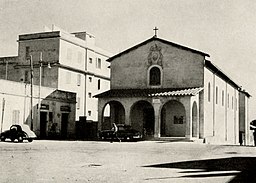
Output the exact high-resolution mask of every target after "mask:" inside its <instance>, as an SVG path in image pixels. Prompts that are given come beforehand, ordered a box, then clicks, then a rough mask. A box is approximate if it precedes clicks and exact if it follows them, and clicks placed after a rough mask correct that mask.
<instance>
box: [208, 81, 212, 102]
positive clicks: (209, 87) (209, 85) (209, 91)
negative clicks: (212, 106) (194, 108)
mask: <svg viewBox="0 0 256 183" xmlns="http://www.w3.org/2000/svg"><path fill="white" fill-rule="evenodd" d="M208 102H211V84H210V83H208Z"/></svg>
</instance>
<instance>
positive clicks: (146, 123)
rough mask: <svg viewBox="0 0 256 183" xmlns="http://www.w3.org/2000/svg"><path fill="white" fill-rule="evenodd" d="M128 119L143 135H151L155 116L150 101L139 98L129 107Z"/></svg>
mask: <svg viewBox="0 0 256 183" xmlns="http://www.w3.org/2000/svg"><path fill="white" fill-rule="evenodd" d="M130 121H131V125H132V127H133V128H134V129H136V130H138V131H140V132H142V133H143V134H144V136H145V137H151V136H152V137H153V135H154V126H155V116H154V108H153V106H152V104H151V103H149V102H147V101H144V100H140V101H138V102H136V103H134V104H133V105H132V107H131V112H130Z"/></svg>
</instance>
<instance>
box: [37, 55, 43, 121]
mask: <svg viewBox="0 0 256 183" xmlns="http://www.w3.org/2000/svg"><path fill="white" fill-rule="evenodd" d="M42 61H43V53H42V52H40V57H39V90H38V123H39V124H40V123H41V121H40V109H41V85H42V76H41V75H42V66H43V62H42Z"/></svg>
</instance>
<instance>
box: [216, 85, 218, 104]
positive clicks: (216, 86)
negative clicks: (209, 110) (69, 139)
mask: <svg viewBox="0 0 256 183" xmlns="http://www.w3.org/2000/svg"><path fill="white" fill-rule="evenodd" d="M216 104H218V86H216Z"/></svg>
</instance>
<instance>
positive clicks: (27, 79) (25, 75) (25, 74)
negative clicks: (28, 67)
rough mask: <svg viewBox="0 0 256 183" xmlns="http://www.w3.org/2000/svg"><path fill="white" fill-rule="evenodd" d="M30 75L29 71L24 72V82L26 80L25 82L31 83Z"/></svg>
mask: <svg viewBox="0 0 256 183" xmlns="http://www.w3.org/2000/svg"><path fill="white" fill-rule="evenodd" d="M28 75H29V71H25V73H24V82H25V83H29V77H28Z"/></svg>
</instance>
